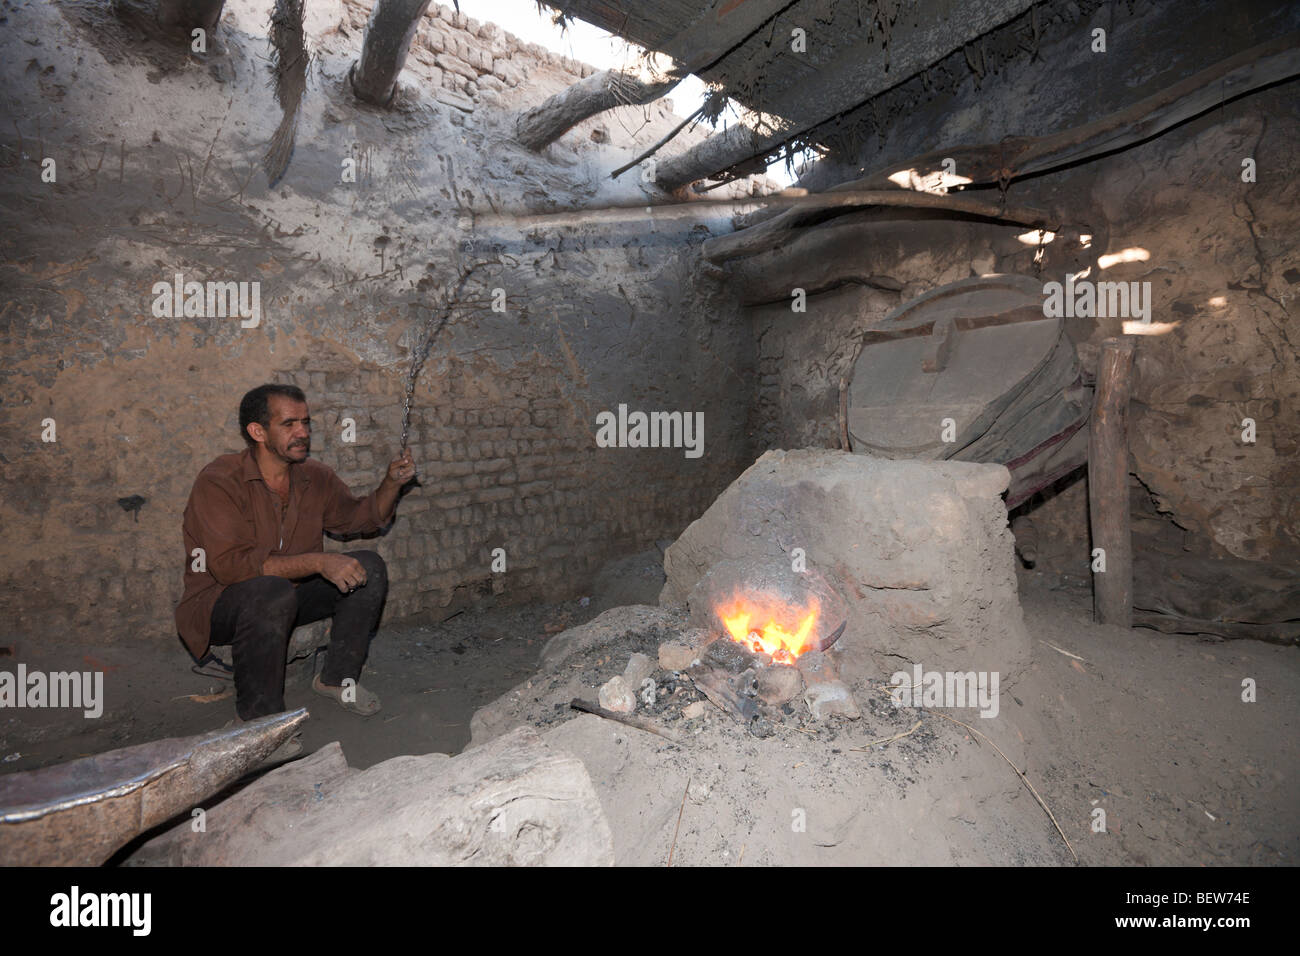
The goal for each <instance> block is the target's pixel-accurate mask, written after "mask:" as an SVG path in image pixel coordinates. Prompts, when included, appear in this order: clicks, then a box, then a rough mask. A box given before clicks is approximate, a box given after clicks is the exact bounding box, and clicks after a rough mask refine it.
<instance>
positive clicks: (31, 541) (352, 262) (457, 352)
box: [0, 0, 752, 641]
mask: <svg viewBox="0 0 1300 956" xmlns="http://www.w3.org/2000/svg"><path fill="white" fill-rule="evenodd" d="M269 9H270V5H269V4H262V3H254V2H251V0H229V2H227V4H226V6H225V11H224V14H223V18H222V21H221V24H220V28H219V30H218V32H217V36H216V37H214V38H213V39H212V41H211V45H210V46H209V49H208V50H207V52H206V53H204V54H192V53H189V52H188V51H183V50H182V51H175V50H170V49H168V48H165V47H162V46H160V45H158V44H153V43H148V42H145V41H144V40H143V39H142V38H141V37H140V36H139V35H138V34H136V33H134V32H132V31H131V30H129V29H124V28H123V27H122V26H121V25H120V24H119V23H118V22H117V21H116V20H114V19H113V17H112V16H111V15H110V14H109V13H108V12H107V5H105V4H98V3H82V2H51V3H14V2H9V3H6V4H5V6H4V9H3V12H2V14H0V18H2V19H3V21H4V22H3V24H2V26H3V29H2V30H0V51H2V55H0V73H2V74H3V89H4V93H3V97H4V99H3V112H4V113H5V115H6V116H10V117H12V118H13V123H12V124H7V125H6V129H5V130H4V131H3V132H0V204H2V205H3V209H4V218H5V227H4V229H3V230H0V234H2V236H3V238H2V239H0V287H2V290H3V291H2V295H0V316H2V320H0V329H2V332H0V334H3V336H4V339H3V355H4V362H3V367H2V368H0V429H2V430H3V434H4V442H3V449H2V450H0V468H3V484H4V489H5V493H4V496H3V502H2V503H0V524H3V527H4V539H3V540H4V545H3V562H0V563H2V565H3V568H2V571H0V574H2V579H3V597H0V616H3V617H4V619H5V620H6V621H7V622H8V623H9V626H10V629H11V632H12V634H13V635H14V636H16V637H17V638H18V639H20V640H22V639H24V638H25V637H26V638H36V639H41V640H50V639H59V638H69V639H76V640H104V641H117V640H142V641H170V640H172V639H173V636H174V626H173V623H172V610H173V606H174V603H175V601H176V600H177V599H178V597H179V594H180V590H181V573H182V567H183V562H184V561H186V560H188V558H187V556H186V555H185V554H184V553H183V545H182V541H181V535H180V521H181V513H182V510H183V508H184V504H185V500H186V497H187V496H188V493H189V489H190V486H191V483H192V482H193V479H194V477H195V475H196V474H197V473H198V471H199V469H200V468H202V466H203V465H204V464H206V463H207V462H208V461H210V460H211V459H212V458H214V457H216V456H217V455H218V454H221V453H225V452H228V451H237V450H239V449H240V448H242V441H241V439H240V437H239V433H238V425H237V404H238V401H239V398H240V396H241V395H242V394H243V392H244V391H246V390H247V389H248V388H251V387H252V386H254V385H257V384H260V383H262V382H266V381H284V382H293V383H295V384H297V385H299V386H301V387H302V388H304V389H305V390H306V392H307V394H308V398H309V401H310V402H311V407H312V415H313V421H314V436H313V454H314V455H316V456H317V457H319V458H320V459H321V460H323V461H324V462H326V463H327V464H329V465H331V466H332V467H334V468H335V469H336V470H337V471H338V472H339V474H340V475H341V476H342V477H343V478H344V480H345V481H347V482H348V483H349V484H350V485H351V486H352V487H353V489H354V491H357V492H358V493H361V492H365V491H369V490H370V489H372V488H373V487H375V485H377V484H378V482H379V480H380V478H381V476H382V473H383V469H384V467H385V465H386V463H387V462H388V461H389V460H390V459H391V458H392V457H394V456H395V455H396V454H397V451H398V441H399V432H400V419H401V408H402V397H403V391H404V376H405V374H406V371H407V369H408V367H409V357H410V346H411V345H412V344H413V343H414V342H417V341H418V340H419V338H420V334H421V329H422V328H423V324H424V323H425V322H426V320H427V319H428V318H429V316H430V314H431V303H436V302H437V301H438V295H439V290H442V289H445V288H447V287H448V285H454V283H455V281H456V278H457V276H458V274H459V273H458V269H457V266H458V263H459V264H460V265H464V266H468V265H470V264H474V263H479V264H480V265H481V266H482V268H481V270H480V272H481V274H482V281H479V279H478V278H476V279H475V285H474V286H473V288H472V289H471V290H470V291H471V292H472V293H473V294H474V295H479V296H490V295H491V294H492V292H493V290H495V289H501V290H503V294H504V297H505V300H506V302H507V307H506V310H505V311H504V312H493V311H491V310H490V309H482V310H478V311H476V312H475V313H473V314H467V315H462V316H459V317H457V318H455V319H454V320H453V321H451V322H450V323H449V324H448V325H447V326H446V327H445V329H444V330H443V332H442V334H441V335H440V337H439V338H438V339H437V341H436V343H435V345H434V347H433V351H432V354H431V355H430V358H429V360H428V364H427V365H426V367H425V369H424V371H423V373H422V374H421V376H420V378H419V384H418V388H417V390H416V394H415V397H414V410H413V415H412V428H411V445H412V448H413V451H414V455H415V458H416V461H417V462H418V463H419V465H420V473H421V486H420V487H419V488H418V489H416V490H414V491H413V492H412V493H410V494H408V495H407V496H406V497H405V498H404V500H403V502H402V504H401V505H400V506H399V512H398V515H399V516H398V518H397V521H396V524H395V525H394V527H393V528H392V529H391V530H390V532H389V533H388V534H387V535H386V536H385V537H383V538H380V539H372V540H370V541H362V542H349V543H347V544H340V543H334V542H329V541H327V545H326V546H327V548H332V549H342V548H351V547H374V548H376V549H377V550H378V551H379V552H380V553H381V554H382V555H384V556H385V558H386V559H387V560H388V562H389V567H390V576H391V579H392V586H391V589H390V593H389V599H388V605H387V609H386V612H385V614H386V619H388V620H392V619H395V618H397V617H401V616H404V615H407V614H415V613H422V612H429V611H431V610H434V611H436V610H437V609H440V608H446V607H449V606H451V605H452V604H453V602H460V601H465V600H469V599H471V598H472V597H473V596H474V595H476V594H480V593H487V592H489V591H491V592H496V593H498V594H500V595H501V597H502V599H506V600H523V599H530V598H536V597H547V598H560V597H565V596H572V595H574V594H577V593H581V589H582V587H583V586H584V584H586V583H587V581H588V579H589V577H590V572H591V571H592V570H593V569H594V568H595V567H597V566H598V565H599V564H600V563H601V562H602V561H603V560H605V559H606V558H607V557H609V556H611V555H614V554H617V553H620V552H625V551H628V550H632V549H636V548H642V547H646V546H648V545H649V544H650V543H651V542H653V541H654V540H656V539H657V538H662V537H667V536H671V535H673V534H675V533H676V532H677V531H679V530H680V529H681V528H682V527H684V526H685V525H686V524H687V523H688V522H689V521H690V520H692V519H693V518H694V517H696V516H698V514H699V513H701V512H702V511H703V510H704V508H705V507H707V505H708V504H709V502H711V501H712V500H713V498H714V497H715V496H716V494H717V493H718V492H719V491H721V489H722V488H723V487H725V485H726V484H727V482H728V481H729V480H730V479H731V478H732V477H734V476H735V475H736V474H738V473H739V472H740V471H741V470H742V469H743V468H744V467H745V466H746V465H747V464H748V463H749V459H748V458H747V457H746V456H745V449H744V440H743V425H744V417H745V414H746V409H747V406H748V401H749V395H748V388H749V386H748V382H749V381H750V380H751V378H752V376H751V375H750V374H749V372H748V371H747V365H746V363H747V361H748V355H749V349H748V344H747V343H748V332H747V330H746V331H744V332H742V330H741V329H740V327H739V325H738V323H737V322H736V313H735V309H734V307H733V306H731V305H729V304H728V302H727V301H726V300H725V299H717V298H715V297H711V296H712V293H711V292H709V291H708V290H702V289H700V288H698V287H697V286H696V284H695V283H694V281H693V278H692V268H693V263H694V262H695V261H696V259H697V254H696V251H695V249H696V246H697V245H698V242H699V241H701V240H702V239H703V238H705V237H707V236H708V234H709V231H708V228H707V226H706V225H701V224H700V223H699V222H698V221H696V222H692V221H691V220H683V221H675V222H667V223H661V222H657V221H654V220H652V219H635V218H633V219H630V220H627V219H615V220H613V221H609V222H603V223H601V224H599V225H597V226H591V225H584V224H583V222H582V221H581V217H571V218H570V219H568V220H565V223H566V224H561V225H557V224H556V223H555V221H554V220H545V219H537V218H530V217H533V216H535V215H539V214H543V213H548V212H554V211H556V210H564V209H570V208H575V207H580V206H597V205H604V204H609V203H614V202H624V203H626V202H629V201H631V202H634V203H636V202H640V201H641V200H643V199H648V198H650V196H651V194H650V192H649V187H646V186H644V185H643V184H642V181H641V177H640V176H638V174H637V171H636V170H635V169H634V170H633V171H632V172H631V173H629V174H627V175H625V176H623V177H621V178H620V179H619V180H617V181H611V180H610V179H609V176H608V173H609V172H610V170H612V169H613V168H615V167H617V166H619V165H621V164H622V163H623V162H626V161H627V160H628V159H630V158H631V157H633V156H634V155H636V154H637V153H638V152H640V151H641V150H642V149H644V148H646V147H648V146H649V145H650V144H651V143H653V142H654V141H655V140H657V139H658V138H659V137H660V136H662V135H664V134H665V133H666V132H667V131H668V130H669V129H671V128H672V127H673V126H674V125H676V118H675V117H673V116H672V115H671V113H670V112H669V110H668V109H667V108H666V107H665V105H664V104H662V103H661V104H655V105H654V106H651V107H647V108H626V107H625V108H621V109H619V110H616V111H612V112H610V113H606V114H603V115H601V116H599V117H596V118H593V119H591V120H589V121H587V122H585V123H583V124H580V125H579V126H577V127H575V128H574V129H573V130H571V131H570V132H569V133H567V134H566V135H565V136H564V137H563V138H562V139H561V140H559V141H557V142H556V143H555V144H553V145H552V146H550V147H548V148H547V149H546V150H545V151H543V152H541V153H532V152H529V151H527V150H525V149H523V148H522V147H520V146H518V145H517V144H515V143H514V142H512V139H511V135H512V128H513V117H514V115H515V114H516V113H517V112H518V111H519V110H522V109H525V108H527V107H529V106H532V105H535V104H536V103H539V102H541V101H542V100H544V99H545V98H546V97H547V96H549V95H551V94H553V93H555V92H557V91H558V90H561V89H563V88H564V87H566V86H568V85H569V84H571V83H573V82H575V81H576V80H577V79H578V78H579V77H580V76H582V75H584V74H589V73H590V72H591V68H590V67H587V66H584V65H581V64H577V63H574V62H572V61H566V60H563V59H561V58H559V57H555V56H553V55H551V54H548V53H546V52H545V51H544V50H542V49H541V48H540V47H537V46H535V45H530V44H523V43H520V42H519V41H517V40H516V39H515V38H513V37H511V36H509V35H508V34H505V33H504V32H502V31H501V30H499V29H498V28H496V27H494V26H492V25H489V24H476V23H474V22H473V21H470V20H467V19H466V18H464V17H462V16H460V15H459V14H456V13H454V12H453V11H452V10H451V9H450V8H448V7H437V6H435V7H433V8H431V10H430V13H429V15H428V16H426V18H425V19H424V21H423V22H422V23H421V25H420V28H419V31H418V34H417V37H416V40H415V42H414V44H413V48H412V54H411V56H410V57H409V58H408V60H407V64H406V69H405V70H404V71H403V73H402V75H401V78H400V81H399V93H398V96H397V97H396V99H395V101H394V103H393V104H392V105H391V107H390V108H389V109H374V108H370V107H367V106H365V105H363V104H360V103H358V102H357V101H356V99H355V98H354V97H353V95H352V94H351V91H350V89H349V86H348V83H347V79H346V75H347V71H348V68H349V67H350V65H351V64H352V62H353V61H354V60H355V59H356V57H357V55H358V51H359V49H360V44H361V40H362V36H363V32H364V27H365V22H366V16H367V14H368V9H369V8H368V5H367V4H362V3H355V2H350V0H348V2H339V0H334V2H329V0H325V2H312V3H310V4H308V8H307V17H306V21H305V27H306V34H307V41H308V44H309V48H310V49H311V51H312V54H313V58H312V60H311V64H310V68H309V70H308V78H307V89H306V93H305V95H304V97H303V99H302V104H301V109H300V113H299V116H298V120H297V133H296V145H295V148H294V151H293V155H292V159H291V162H290V164H289V166H288V170H287V172H286V174H285V175H284V178H283V179H282V181H280V182H279V183H278V184H277V185H276V186H275V187H274V188H268V185H267V176H266V174H265V172H264V171H263V168H262V162H263V157H264V155H265V153H266V150H267V145H268V143H269V141H270V140H271V138H272V136H273V134H274V132H275V130H276V128H277V126H278V125H279V124H280V122H281V118H282V114H281V110H280V107H279V105H278V103H277V101H276V99H275V94H274V92H273V90H272V82H271V81H272V77H271V74H270V71H269V67H268V58H269V56H270V52H271V48H270V44H269V43H268V40H267V16H268V13H269ZM593 134H594V135H593ZM702 135H704V134H703V132H695V133H692V134H690V135H688V136H685V137H683V138H682V139H681V143H680V144H675V145H674V146H673V147H672V148H674V149H677V148H685V147H686V146H689V145H690V144H691V143H693V142H695V141H697V140H698V138H699V137H701V136H702ZM47 161H52V166H51V163H50V162H47ZM49 169H53V171H54V176H53V177H52V181H48V180H50V179H51V178H50V177H48V176H46V177H43V174H44V173H46V171H47V170H49ZM176 275H181V276H182V277H183V281H184V282H190V281H197V282H201V283H207V282H243V283H250V285H249V286H248V287H247V288H248V289H249V290H250V297H251V289H252V285H251V284H252V283H256V284H257V287H258V288H259V289H260V293H259V295H260V316H259V321H258V322H257V324H256V325H255V326H252V327H245V326H246V325H251V320H245V319H241V318H240V317H238V316H235V317H231V316H228V315H190V316H185V315H180V316H175V317H168V316H166V315H163V316H160V315H157V314H155V313H156V311H157V309H156V306H157V300H158V296H157V295H156V294H155V287H156V284H157V283H159V282H163V283H171V282H173V281H174V279H173V277H174V276H176ZM620 404H626V405H627V406H628V407H629V409H631V410H638V409H640V410H645V411H652V410H676V411H682V412H686V411H699V412H703V413H704V417H705V432H704V445H703V449H704V451H703V454H702V456H701V457H698V458H688V457H686V455H685V454H684V451H683V449H680V448H659V449H633V448H598V447H597V446H596V443H595V437H594V436H595V434H596V426H595V419H596V415H597V414H598V412H600V411H603V410H616V409H617V408H618V406H619V405H620ZM345 419H351V420H352V422H353V423H354V424H355V441H354V442H345V441H344V439H343V431H344V428H345V426H346V422H345ZM47 421H48V422H49V423H50V424H49V425H47V424H46V423H47ZM51 425H52V427H53V429H54V430H53V431H50V427H51ZM51 438H53V439H54V440H49V439H51ZM137 496H138V497H137ZM139 499H143V501H140V500H139ZM496 547H500V548H503V549H504V550H505V552H506V558H507V564H506V568H507V570H506V571H505V573H503V574H493V573H492V572H491V570H490V562H491V550H492V549H493V548H496Z"/></svg>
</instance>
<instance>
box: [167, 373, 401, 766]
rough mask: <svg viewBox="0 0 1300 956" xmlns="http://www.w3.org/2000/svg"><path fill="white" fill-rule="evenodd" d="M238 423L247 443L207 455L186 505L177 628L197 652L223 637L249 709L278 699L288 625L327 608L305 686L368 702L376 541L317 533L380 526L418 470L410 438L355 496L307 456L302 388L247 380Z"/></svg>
mask: <svg viewBox="0 0 1300 956" xmlns="http://www.w3.org/2000/svg"><path fill="white" fill-rule="evenodd" d="M239 429H240V432H241V434H242V435H243V436H244V441H245V442H246V443H247V444H248V447H247V448H246V449H245V450H244V451H242V452H239V453H236V454H229V455H222V456H221V457H219V458H217V459H216V460H215V461H213V462H211V463H210V464H208V465H207V467H205V468H204V469H203V470H202V471H201V472H200V473H199V476H198V478H197V479H195V482H194V487H193V490H191V492H190V498H189V502H188V504H186V506H185V518H184V522H183V525H182V530H183V533H184V536H185V551H186V559H185V560H186V571H185V592H184V594H183V596H182V597H181V601H180V604H179V605H177V607H176V627H177V630H178V631H179V633H180V637H181V640H182V641H183V642H184V643H185V646H186V647H187V648H189V650H190V653H191V654H193V655H194V657H195V659H196V660H199V659H202V658H203V657H204V656H205V655H206V654H207V652H208V646H209V645H210V644H211V645H217V646H221V645H227V644H228V645H230V647H231V653H232V656H233V659H234V670H235V710H236V712H237V713H238V714H239V718H240V719H241V720H253V719H255V718H257V717H264V716H266V715H267V714H276V713H279V712H281V711H283V710H284V709H285V707H284V671H285V658H286V656H287V654H288V645H289V637H290V635H291V634H292V632H293V629H294V628H295V627H298V626H300V625H302V624H310V623H311V622H313V621H318V620H320V619H322V618H325V617H330V616H333V618H334V622H333V628H332V630H331V632H330V644H329V649H328V651H327V652H326V656H325V665H324V667H323V669H322V670H321V673H320V675H319V676H318V677H317V678H316V679H315V680H313V682H312V688H313V689H314V690H315V691H316V692H317V693H319V694H323V695H325V696H327V697H332V698H334V699H335V700H337V701H338V702H339V703H340V704H342V705H343V706H344V707H345V708H346V709H348V710H351V711H352V712H354V713H357V714H361V715H363V716H369V715H371V714H374V713H376V712H378V710H379V698H378V697H376V696H375V695H374V694H373V693H371V692H369V691H367V690H366V689H365V688H363V687H361V686H360V685H359V684H358V683H357V680H358V678H360V676H361V668H362V665H364V663H365V660H366V654H367V652H368V650H369V648H370V640H371V638H372V637H373V635H374V632H375V628H376V627H377V626H378V624H379V616H380V613H381V612H382V610H383V605H384V597H385V595H386V594H387V592H388V572H387V567H386V565H385V564H384V560H383V558H381V557H380V556H379V555H378V554H376V553H375V552H374V551H349V552H346V553H331V552H326V551H324V550H323V537H322V535H323V533H324V532H325V531H329V532H331V533H334V534H344V535H354V534H367V533H375V532H378V531H380V530H381V529H382V528H383V527H384V526H386V525H387V524H388V523H389V521H390V520H391V519H392V516H393V512H394V510H395V507H396V504H397V497H398V491H399V490H400V489H401V487H402V486H403V485H405V484H406V483H407V482H410V481H412V480H413V479H414V478H415V463H414V462H413V461H412V459H411V453H410V450H409V449H407V450H406V451H404V452H403V454H402V456H401V457H400V458H396V459H394V460H393V461H391V462H390V463H389V465H388V470H387V473H386V474H385V476H384V478H383V481H382V482H381V483H380V485H379V487H378V488H377V489H376V490H375V491H374V493H372V494H370V495H367V496H366V497H365V498H355V497H353V496H352V493H351V492H350V491H349V490H348V488H347V486H346V485H345V484H344V483H343V481H342V479H340V478H339V477H338V475H336V474H335V473H334V472H333V471H332V470H331V469H330V468H329V467H327V466H326V465H324V464H322V463H321V462H318V461H313V460H311V459H310V458H309V457H308V456H309V455H310V453H311V418H310V416H309V414H308V409H307V399H306V396H305V395H304V394H303V392H302V390H301V389H299V388H297V387H295V386H292V385H261V386H259V387H257V388H255V389H253V390H252V391H250V392H249V393H248V394H247V395H245V396H244V398H243V400H242V401H241V402H240V403H239ZM345 681H347V682H349V683H348V684H347V685H346V686H345V683H344V682H345ZM292 743H293V744H295V745H296V744H297V742H296V741H293V742H292ZM297 747H300V745H297V746H296V747H291V748H288V749H286V748H283V747H282V748H281V751H283V752H282V753H277V755H276V756H277V757H278V756H290V755H291V754H290V753H289V750H294V752H296V749H297Z"/></svg>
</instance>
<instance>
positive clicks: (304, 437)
mask: <svg viewBox="0 0 1300 956" xmlns="http://www.w3.org/2000/svg"><path fill="white" fill-rule="evenodd" d="M267 409H268V410H269V412H270V423H269V424H268V425H267V426H266V427H265V428H259V429H258V431H260V432H261V434H260V435H259V434H258V432H257V431H254V430H253V426H251V425H250V426H249V431H250V432H251V433H252V434H253V437H254V438H257V439H259V440H261V441H262V444H263V446H264V447H265V448H266V450H267V451H269V452H270V453H271V454H272V455H275V456H276V457H277V458H279V459H280V460H281V461H286V462H288V463H289V464H293V463H294V462H299V461H305V460H306V459H307V456H308V455H310V454H311V417H310V415H309V413H308V411H307V403H306V402H295V401H294V400H293V399H291V398H286V397H285V396H283V395H272V396H270V397H269V398H268V399H267Z"/></svg>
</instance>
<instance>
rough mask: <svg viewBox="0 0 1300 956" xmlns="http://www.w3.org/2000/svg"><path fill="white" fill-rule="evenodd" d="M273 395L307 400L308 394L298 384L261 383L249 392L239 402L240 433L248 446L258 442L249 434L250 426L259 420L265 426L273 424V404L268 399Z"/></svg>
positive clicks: (302, 400)
mask: <svg viewBox="0 0 1300 956" xmlns="http://www.w3.org/2000/svg"><path fill="white" fill-rule="evenodd" d="M272 395H281V396H283V397H284V398H288V399H291V400H292V401H295V402H305V401H307V396H306V395H304V394H303V391H302V389H300V388H299V387H298V386H297V385H259V386H257V388H255V389H253V390H252V391H250V392H248V393H247V394H246V395H244V397H243V398H242V399H241V400H240V402H239V433H240V434H241V435H243V436H244V441H246V442H247V443H248V447H250V448H252V447H253V446H254V445H256V444H257V442H256V441H254V440H253V438H252V436H250V435H249V434H248V426H249V425H251V424H252V423H253V422H257V423H258V424H259V425H261V426H262V427H263V428H269V427H270V426H271V406H270V402H269V401H268V399H270V397H271V396H272Z"/></svg>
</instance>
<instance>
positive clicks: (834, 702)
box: [803, 680, 862, 720]
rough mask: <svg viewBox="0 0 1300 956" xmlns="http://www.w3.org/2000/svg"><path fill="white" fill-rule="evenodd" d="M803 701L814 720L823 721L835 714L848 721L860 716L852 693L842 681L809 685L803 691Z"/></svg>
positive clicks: (860, 712)
mask: <svg viewBox="0 0 1300 956" xmlns="http://www.w3.org/2000/svg"><path fill="white" fill-rule="evenodd" d="M803 699H804V702H805V703H807V704H808V710H809V711H811V712H812V715H813V719H814V720H825V719H826V718H827V717H830V716H832V715H836V714H838V715H839V716H841V717H847V718H848V719H849V720H857V719H858V718H859V717H861V716H862V711H860V710H859V709H858V702H857V701H856V700H855V699H854V697H853V691H851V690H849V688H848V685H846V684H845V683H844V682H843V681H839V680H831V681H823V682H821V683H817V684H809V685H808V688H807V689H806V690H805V691H804V694H803Z"/></svg>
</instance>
